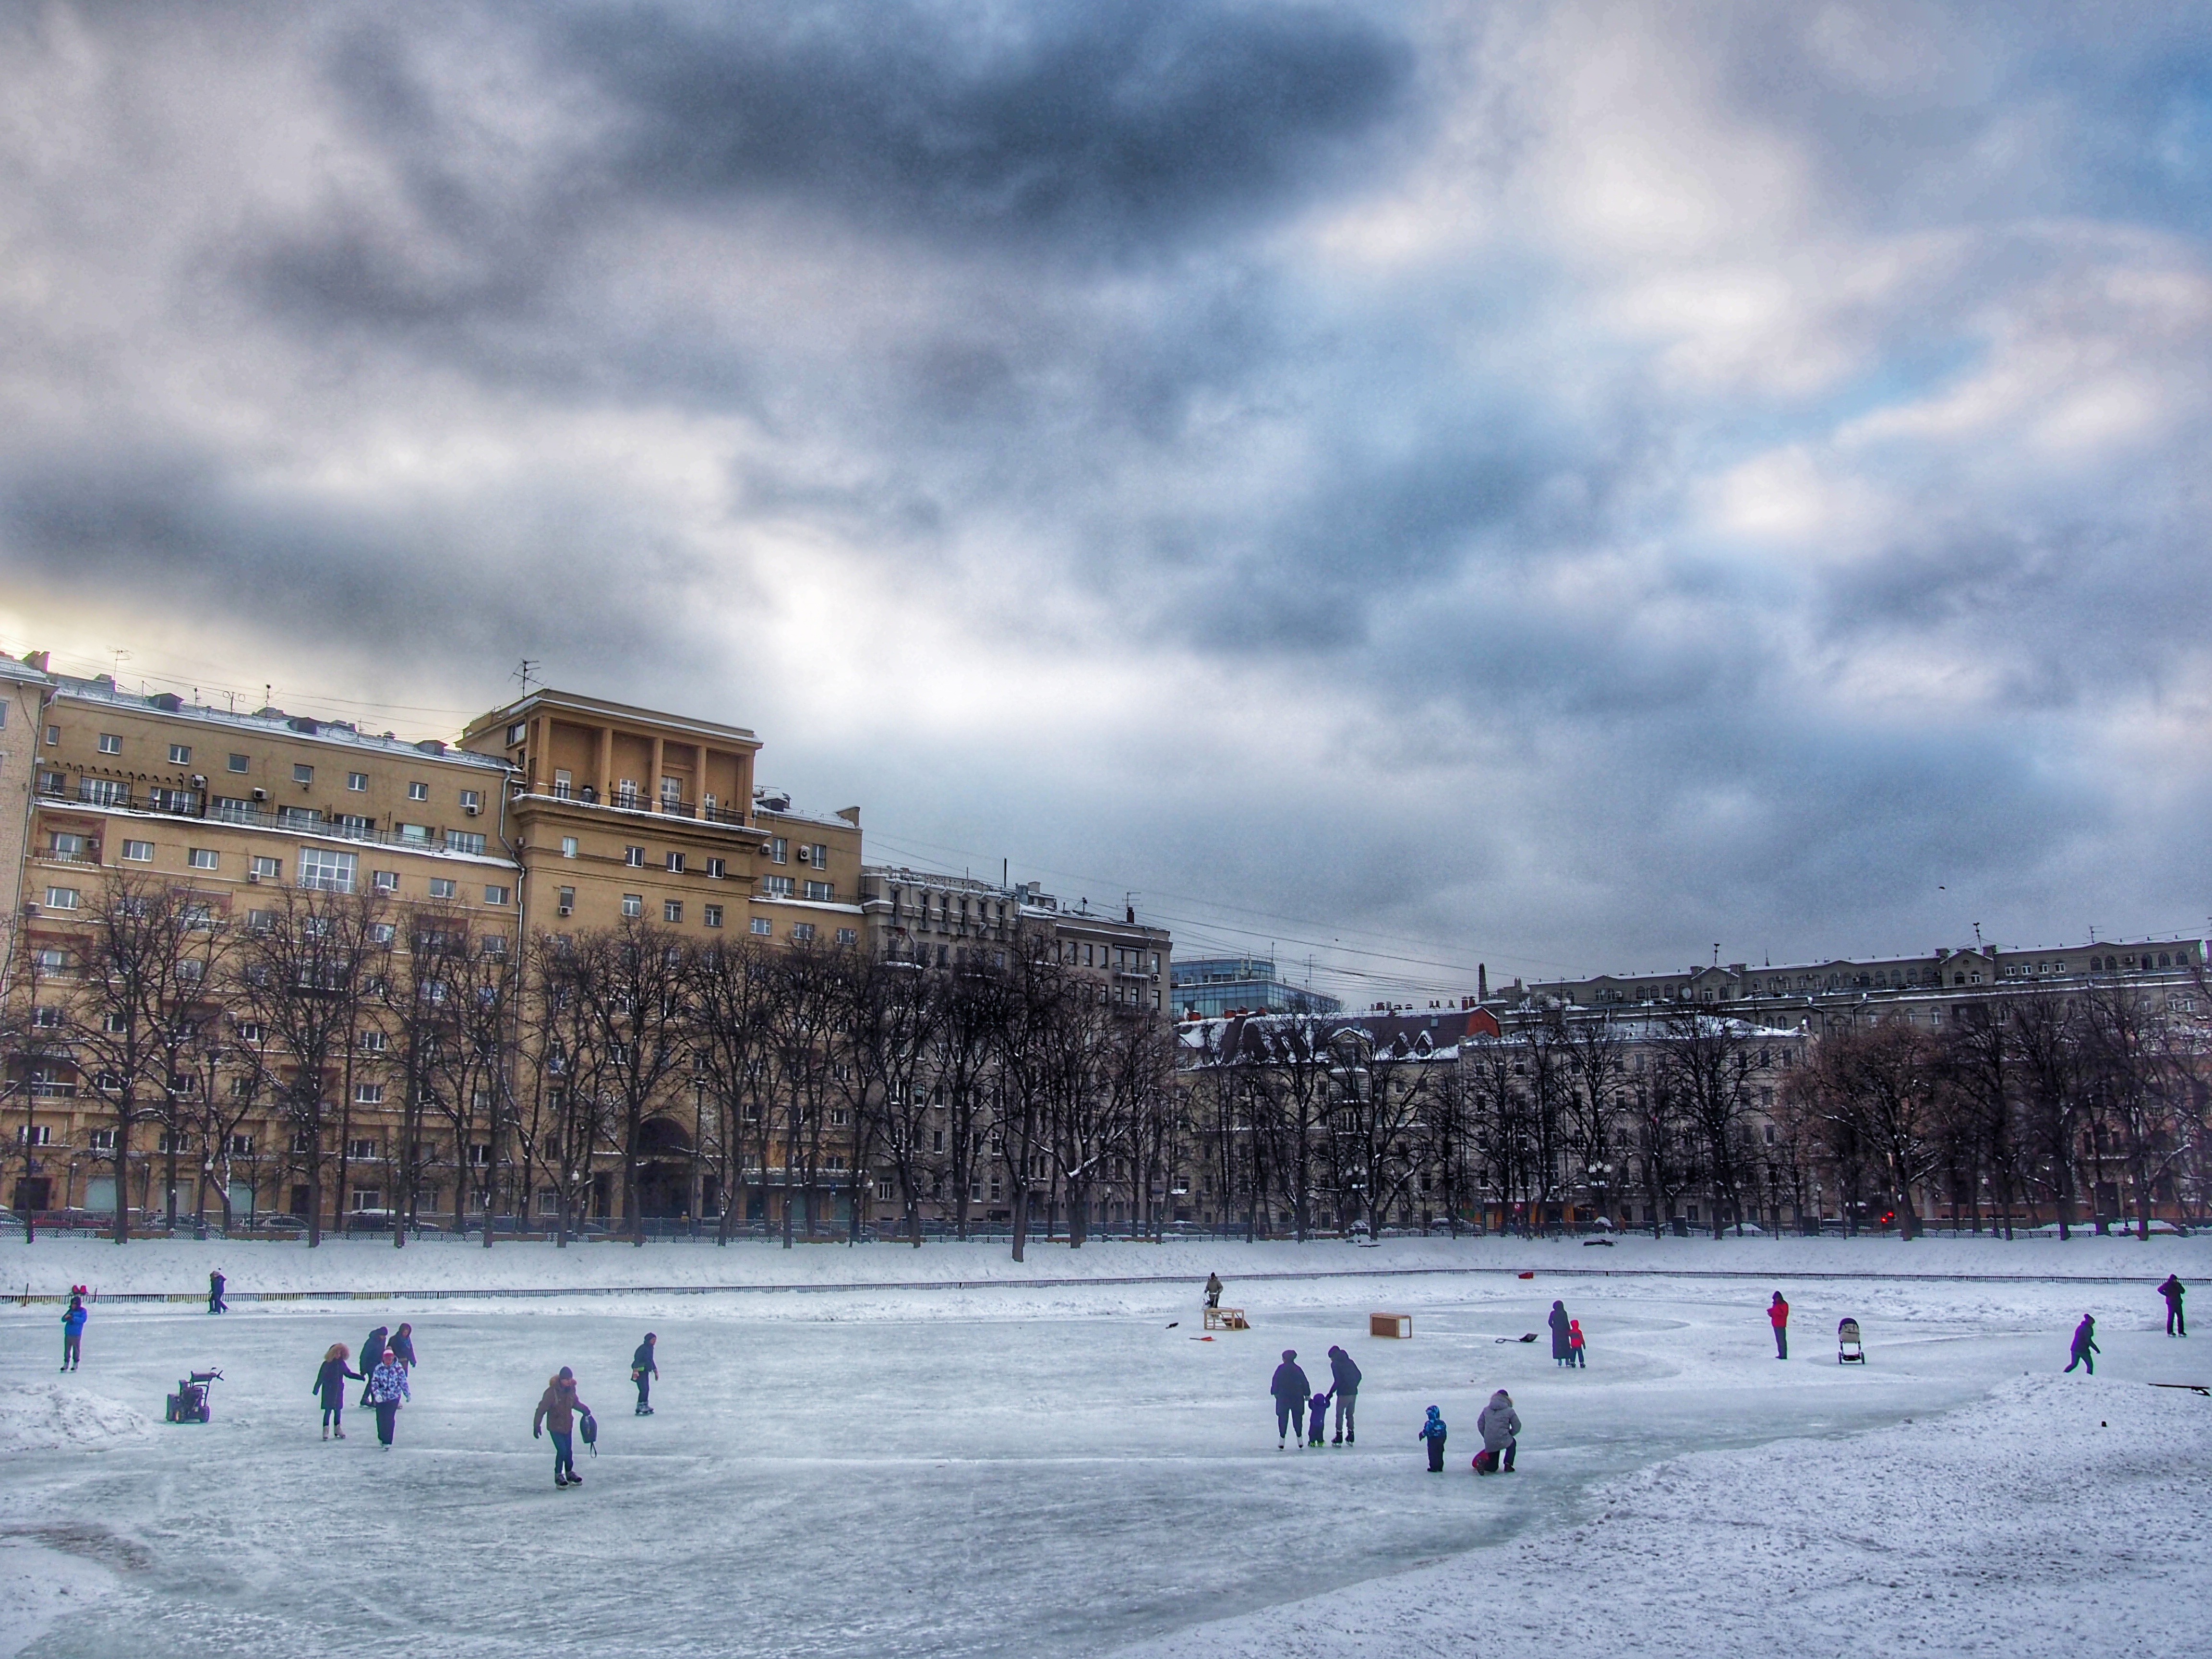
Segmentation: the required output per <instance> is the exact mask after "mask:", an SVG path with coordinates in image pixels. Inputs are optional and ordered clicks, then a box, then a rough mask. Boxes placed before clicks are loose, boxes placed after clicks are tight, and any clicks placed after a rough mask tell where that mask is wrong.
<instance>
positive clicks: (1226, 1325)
mask: <svg viewBox="0 0 2212 1659" xmlns="http://www.w3.org/2000/svg"><path fill="white" fill-rule="evenodd" d="M1251 1328H1252V1327H1251V1326H1250V1325H1249V1324H1248V1323H1246V1322H1245V1319H1244V1310H1243V1309H1242V1308H1208V1309H1207V1310H1206V1329H1208V1330H1209V1331H1249V1330H1250V1329H1251Z"/></svg>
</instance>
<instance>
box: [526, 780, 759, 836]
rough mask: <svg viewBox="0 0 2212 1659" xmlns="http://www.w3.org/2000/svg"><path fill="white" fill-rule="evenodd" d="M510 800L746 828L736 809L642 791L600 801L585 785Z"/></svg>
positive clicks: (741, 815)
mask: <svg viewBox="0 0 2212 1659" xmlns="http://www.w3.org/2000/svg"><path fill="white" fill-rule="evenodd" d="M513 800H514V801H515V802H516V803H517V804H518V805H520V804H524V803H530V802H544V803H545V804H546V805H555V806H579V807H589V808H591V809H592V811H611V812H635V813H637V814H638V815H639V816H641V817H668V818H690V819H691V820H692V821H693V822H695V823H719V824H725V825H726V826H728V827H729V828H731V829H744V828H745V827H746V825H745V815H744V812H743V811H740V810H738V808H736V807H731V806H723V805H714V806H704V805H700V804H699V803H698V802H696V801H689V800H678V799H674V798H673V797H671V796H662V797H661V798H660V799H657V800H656V799H653V797H652V796H650V795H647V793H644V792H643V791H642V790H639V791H637V792H635V793H628V794H625V793H623V792H621V791H619V790H617V792H616V793H614V795H613V796H612V797H611V799H607V800H604V801H603V800H601V799H599V792H598V791H597V790H596V789H593V788H592V787H590V786H588V785H586V787H583V788H581V789H568V790H563V789H560V788H557V787H556V788H551V789H541V790H521V791H518V792H517V793H515V794H514V796H513Z"/></svg>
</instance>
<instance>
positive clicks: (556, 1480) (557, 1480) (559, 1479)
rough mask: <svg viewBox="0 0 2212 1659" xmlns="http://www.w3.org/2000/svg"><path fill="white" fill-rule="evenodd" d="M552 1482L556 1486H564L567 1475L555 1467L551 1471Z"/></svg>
mask: <svg viewBox="0 0 2212 1659" xmlns="http://www.w3.org/2000/svg"><path fill="white" fill-rule="evenodd" d="M553 1484H554V1485H555V1486H567V1485H568V1476H567V1475H565V1474H562V1473H561V1471H560V1470H558V1469H556V1470H554V1471H553Z"/></svg>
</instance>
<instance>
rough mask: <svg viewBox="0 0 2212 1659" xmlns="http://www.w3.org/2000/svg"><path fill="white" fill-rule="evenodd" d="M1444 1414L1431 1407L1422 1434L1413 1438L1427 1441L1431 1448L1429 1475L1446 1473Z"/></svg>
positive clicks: (1422, 1426)
mask: <svg viewBox="0 0 2212 1659" xmlns="http://www.w3.org/2000/svg"><path fill="white" fill-rule="evenodd" d="M1446 1432H1447V1431H1446V1429H1445V1427H1444V1414H1443V1413H1442V1412H1440V1411H1438V1410H1437V1408H1436V1407H1434V1406H1431V1407H1429V1420H1428V1421H1427V1422H1425V1423H1424V1424H1422V1425H1421V1431H1420V1433H1419V1434H1417V1435H1415V1436H1414V1438H1415V1439H1416V1440H1421V1441H1425V1442H1427V1443H1428V1448H1429V1473H1430V1474H1443V1471H1444V1435H1445V1434H1446Z"/></svg>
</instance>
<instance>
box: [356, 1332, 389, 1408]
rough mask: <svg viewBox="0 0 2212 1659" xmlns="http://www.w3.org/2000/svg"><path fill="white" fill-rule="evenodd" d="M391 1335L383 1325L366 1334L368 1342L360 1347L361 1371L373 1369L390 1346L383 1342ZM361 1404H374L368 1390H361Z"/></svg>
mask: <svg viewBox="0 0 2212 1659" xmlns="http://www.w3.org/2000/svg"><path fill="white" fill-rule="evenodd" d="M391 1334H392V1331H391V1328H389V1327H388V1326H384V1325H379V1326H378V1327H377V1328H375V1329H374V1330H373V1331H371V1332H370V1333H369V1334H368V1341H366V1342H364V1343H362V1345H361V1368H362V1370H364V1371H367V1370H372V1369H374V1366H375V1364H376V1362H377V1360H378V1359H379V1358H380V1357H381V1356H382V1354H383V1352H384V1351H385V1350H386V1348H388V1347H390V1346H392V1344H391V1343H390V1342H388V1341H386V1340H385V1339H386V1338H387V1337H389V1336H390V1335H391ZM361 1403H362V1405H364V1406H368V1405H374V1403H375V1402H374V1401H372V1400H370V1399H369V1397H368V1389H362V1391H361Z"/></svg>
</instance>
